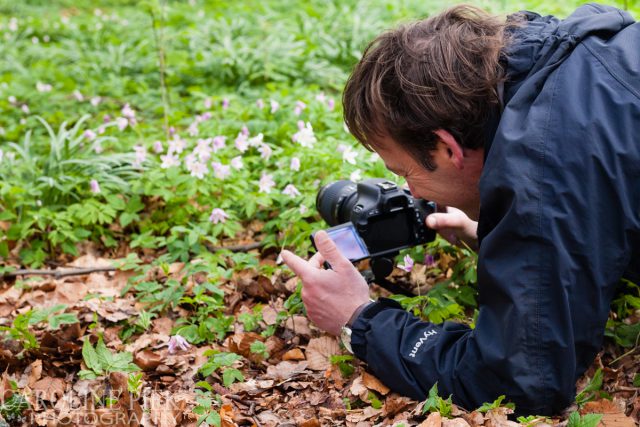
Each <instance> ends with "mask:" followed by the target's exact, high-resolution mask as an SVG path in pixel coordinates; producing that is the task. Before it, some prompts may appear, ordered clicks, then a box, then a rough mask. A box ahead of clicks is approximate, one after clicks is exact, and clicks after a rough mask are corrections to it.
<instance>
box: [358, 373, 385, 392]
mask: <svg viewBox="0 0 640 427" xmlns="http://www.w3.org/2000/svg"><path fill="white" fill-rule="evenodd" d="M362 383H363V384H364V386H365V387H367V388H368V389H370V390H375V391H377V392H378V393H380V394H381V395H383V396H385V395H386V394H387V393H389V387H387V386H386V385H384V384H382V382H380V380H379V379H377V378H376V377H374V376H373V375H371V374H369V373H368V372H363V373H362Z"/></svg>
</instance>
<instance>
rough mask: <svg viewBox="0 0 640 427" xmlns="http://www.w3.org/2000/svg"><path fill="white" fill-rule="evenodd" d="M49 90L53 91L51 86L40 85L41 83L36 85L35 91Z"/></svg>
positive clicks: (46, 84)
mask: <svg viewBox="0 0 640 427" xmlns="http://www.w3.org/2000/svg"><path fill="white" fill-rule="evenodd" d="M51 89H53V86H51V85H50V84H48V83H41V82H37V83H36V90H37V91H38V92H51Z"/></svg>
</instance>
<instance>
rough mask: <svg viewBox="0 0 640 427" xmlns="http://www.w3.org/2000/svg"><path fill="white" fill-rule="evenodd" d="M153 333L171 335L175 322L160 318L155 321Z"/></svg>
mask: <svg viewBox="0 0 640 427" xmlns="http://www.w3.org/2000/svg"><path fill="white" fill-rule="evenodd" d="M152 324H153V332H155V333H157V334H160V335H167V336H169V335H171V329H172V328H173V320H171V319H170V318H168V317H159V318H157V319H153V322H152Z"/></svg>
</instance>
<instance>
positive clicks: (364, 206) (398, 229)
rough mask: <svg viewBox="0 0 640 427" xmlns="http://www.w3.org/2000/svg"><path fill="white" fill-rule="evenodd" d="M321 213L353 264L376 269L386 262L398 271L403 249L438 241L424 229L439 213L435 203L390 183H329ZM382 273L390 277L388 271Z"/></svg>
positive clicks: (322, 196)
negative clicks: (395, 262)
mask: <svg viewBox="0 0 640 427" xmlns="http://www.w3.org/2000/svg"><path fill="white" fill-rule="evenodd" d="M316 208H317V209H318V212H319V213H320V216H321V217H322V219H324V220H325V221H326V222H327V223H328V224H329V225H331V226H333V227H331V228H329V229H327V230H326V231H327V233H328V234H329V237H330V238H331V239H332V240H333V241H334V242H335V244H336V246H337V247H338V249H339V250H340V252H342V254H343V255H344V256H345V257H347V258H348V259H349V260H351V261H352V262H354V261H359V260H363V259H366V258H371V259H372V265H373V264H374V263H375V261H379V260H387V261H388V262H387V263H386V264H388V263H389V262H391V269H393V264H392V262H393V261H392V260H391V259H392V258H393V257H394V256H395V255H397V253H398V251H399V250H400V249H404V248H409V247H412V246H417V245H420V244H424V243H428V242H430V241H432V240H433V239H434V238H435V231H434V230H432V229H430V228H428V227H427V225H426V224H425V218H426V217H427V215H429V214H431V213H433V212H435V210H436V205H435V203H433V202H427V201H425V200H422V199H415V198H414V197H412V196H411V193H410V192H409V190H407V189H404V188H398V186H397V185H396V184H394V183H393V182H391V181H388V180H386V179H381V178H371V179H365V180H364V181H362V182H360V183H358V184H357V185H356V184H355V183H354V182H352V181H348V180H340V181H335V182H332V183H329V184H327V185H325V186H324V187H322V188H321V189H320V191H319V192H318V195H317V197H316ZM311 239H312V241H313V235H312V236H311ZM379 264H380V263H379ZM380 267H382V266H381V265H380ZM383 270H388V272H389V273H390V272H391V270H389V268H388V266H387V267H386V268H384V269H383ZM385 276H386V275H384V276H382V277H385Z"/></svg>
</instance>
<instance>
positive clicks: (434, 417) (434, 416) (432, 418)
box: [418, 412, 442, 427]
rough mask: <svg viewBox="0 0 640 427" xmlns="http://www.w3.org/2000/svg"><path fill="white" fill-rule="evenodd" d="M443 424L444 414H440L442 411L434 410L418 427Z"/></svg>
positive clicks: (433, 426) (438, 426)
mask: <svg viewBox="0 0 640 427" xmlns="http://www.w3.org/2000/svg"><path fill="white" fill-rule="evenodd" d="M441 425H442V415H440V412H432V413H430V414H429V416H428V417H427V419H426V420H424V421H423V422H421V423H420V424H419V425H418V427H440V426H441Z"/></svg>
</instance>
